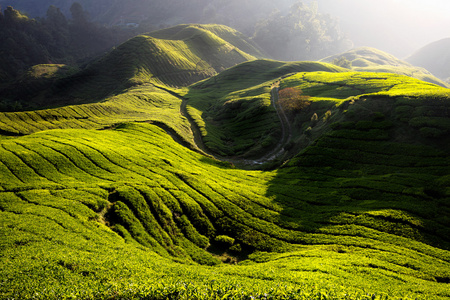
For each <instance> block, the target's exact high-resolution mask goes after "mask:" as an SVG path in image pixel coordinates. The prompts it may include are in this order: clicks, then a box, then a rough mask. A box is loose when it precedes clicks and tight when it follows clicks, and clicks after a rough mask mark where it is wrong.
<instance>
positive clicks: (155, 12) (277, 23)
mask: <svg viewBox="0 0 450 300" xmlns="http://www.w3.org/2000/svg"><path fill="white" fill-rule="evenodd" d="M73 2H74V1H67V0H39V1H30V0H0V5H1V8H2V10H4V9H5V8H6V7H7V6H8V5H12V6H13V7H14V9H17V10H19V11H21V12H23V13H24V14H26V15H27V16H29V17H30V18H38V19H45V18H46V17H47V16H48V8H49V6H50V5H54V6H55V7H57V8H58V9H60V11H61V12H62V13H63V14H64V15H65V16H66V17H67V19H68V20H69V22H70V19H71V12H70V7H71V5H72V4H73ZM77 2H79V3H80V4H81V6H82V8H83V9H84V11H85V12H86V16H88V20H89V21H90V22H92V23H96V24H100V25H101V26H103V27H104V28H114V27H117V26H118V25H123V24H132V25H133V26H135V27H136V28H134V30H132V31H130V32H129V33H128V35H130V36H131V35H133V34H139V33H144V32H148V31H153V30H157V29H160V28H165V27H168V26H173V25H177V24H181V23H184V24H186V23H217V24H224V25H227V26H230V27H233V28H235V29H237V30H238V31H240V32H242V33H244V34H245V35H246V36H248V37H249V38H252V39H253V40H254V41H255V42H256V43H258V44H259V45H260V46H261V47H262V48H263V50H264V51H265V53H266V54H267V56H269V57H271V58H273V59H278V60H317V59H321V58H324V57H326V56H328V55H333V54H337V53H340V52H343V51H346V50H349V49H350V48H353V47H359V46H371V47H374V48H378V49H380V50H383V51H386V52H388V53H391V54H393V55H395V56H397V57H399V58H405V57H407V56H409V55H411V54H413V53H414V51H416V50H418V49H419V48H421V47H423V46H425V45H426V44H428V43H430V42H433V41H436V40H439V39H442V38H446V37H449V36H450V33H449V31H448V28H450V18H448V13H449V12H450V1H446V0H427V1H419V0H364V1H361V0H303V1H300V0H278V1H272V0H228V1H223V0H95V1H94V0H78V1H77ZM128 35H124V34H122V37H121V38H116V41H122V40H123V39H125V38H126V37H127V36H128ZM111 44H114V43H113V42H112V41H110V42H108V43H105V45H108V46H110V45H111Z"/></svg>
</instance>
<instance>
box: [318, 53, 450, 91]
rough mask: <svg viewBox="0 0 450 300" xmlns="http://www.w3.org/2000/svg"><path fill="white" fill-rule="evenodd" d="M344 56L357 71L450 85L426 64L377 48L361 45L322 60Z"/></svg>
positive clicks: (329, 60) (328, 60)
mask: <svg viewBox="0 0 450 300" xmlns="http://www.w3.org/2000/svg"><path fill="white" fill-rule="evenodd" d="M430 57H431V56H430ZM342 58H345V59H346V60H347V61H348V62H349V63H351V69H352V70H355V71H359V72H382V73H394V74H400V75H406V76H409V77H413V78H417V79H420V80H423V81H427V82H430V83H434V84H438V85H440V86H443V87H448V86H447V84H446V83H445V82H443V81H442V80H440V79H439V78H437V77H435V76H434V75H433V74H431V73H430V72H429V71H428V70H425V69H424V68H423V67H424V65H422V64H415V63H414V62H412V61H411V63H412V64H413V65H411V64H409V63H408V62H405V61H402V60H400V59H398V58H396V57H395V56H393V55H391V54H388V53H386V52H383V51H381V50H378V49H375V48H370V47H360V48H356V49H353V50H349V51H347V52H344V53H342V54H338V55H334V56H330V57H327V58H325V59H323V60H322V61H325V62H330V63H331V62H333V61H335V62H337V61H339V59H342ZM430 71H431V70H430Z"/></svg>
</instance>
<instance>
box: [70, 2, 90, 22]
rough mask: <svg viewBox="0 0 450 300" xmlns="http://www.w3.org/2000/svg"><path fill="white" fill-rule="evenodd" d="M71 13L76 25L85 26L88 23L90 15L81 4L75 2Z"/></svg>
mask: <svg viewBox="0 0 450 300" xmlns="http://www.w3.org/2000/svg"><path fill="white" fill-rule="evenodd" d="M70 13H71V14H72V20H73V22H74V24H76V25H81V26H83V25H86V24H87V23H88V14H87V12H85V11H84V9H83V7H82V6H81V4H80V3H78V2H74V3H73V4H72V6H71V7H70Z"/></svg>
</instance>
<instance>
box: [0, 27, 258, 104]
mask: <svg viewBox="0 0 450 300" xmlns="http://www.w3.org/2000/svg"><path fill="white" fill-rule="evenodd" d="M261 56H262V54H261V52H259V50H258V49H257V48H256V47H255V46H254V45H253V44H252V43H251V42H250V41H249V40H248V39H246V38H245V37H244V36H243V35H242V34H240V33H239V32H237V31H236V30H234V29H231V28H229V27H226V26H222V25H180V26H176V27H173V28H168V29H165V30H161V31H157V32H152V33H149V34H146V35H140V36H137V37H135V38H132V39H130V40H129V41H127V42H125V43H123V44H122V45H120V46H119V47H117V48H116V49H114V50H112V51H111V52H110V53H108V54H106V55H104V56H103V57H102V58H100V59H99V60H97V61H95V62H92V63H91V64H89V65H88V66H87V67H86V68H84V69H82V70H80V71H78V72H76V73H74V72H70V73H66V72H56V71H55V68H54V67H52V66H51V65H43V66H41V67H38V66H36V67H34V68H33V69H31V70H30V71H29V72H28V73H27V74H25V75H24V76H22V77H20V78H19V79H18V80H16V81H15V82H13V83H12V84H10V85H8V86H6V87H3V88H2V89H1V87H0V91H1V92H2V93H1V96H0V101H3V102H8V103H10V104H11V105H12V106H17V104H20V106H21V107H23V108H24V109H31V108H38V107H50V106H60V105H67V104H71V103H78V104H79V103H90V102H96V101H100V100H102V99H104V98H106V97H108V96H111V95H114V94H116V93H118V92H121V91H123V90H125V89H128V88H130V87H131V86H135V85H140V84H143V83H149V82H152V83H154V84H160V85H164V86H186V85H189V84H192V83H194V82H197V81H199V80H201V79H205V78H208V77H211V76H213V75H216V74H218V72H220V71H223V70H225V69H227V68H229V67H232V66H234V65H236V64H239V63H241V62H245V61H248V60H254V59H256V58H257V57H261ZM44 69H47V70H44ZM50 69H51V70H50ZM52 74H53V75H55V77H52ZM19 87H22V88H19ZM23 87H27V88H23ZM16 102H18V103H17V104H16ZM5 106H8V105H7V104H4V108H5Z"/></svg>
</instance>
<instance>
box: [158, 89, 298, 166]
mask: <svg viewBox="0 0 450 300" xmlns="http://www.w3.org/2000/svg"><path fill="white" fill-rule="evenodd" d="M155 87H157V88H159V89H161V90H164V91H166V92H168V93H170V94H171V95H173V96H175V97H177V98H179V99H180V100H181V101H182V102H181V106H180V114H181V115H182V116H183V117H185V118H186V119H187V120H188V121H189V124H190V127H191V132H192V134H193V136H194V143H195V145H196V146H197V148H198V152H200V153H202V154H204V155H206V156H210V157H213V158H215V159H217V160H220V161H226V162H229V163H232V164H234V165H246V166H251V165H262V164H264V163H266V162H269V161H272V160H275V159H276V158H277V157H279V156H280V155H282V154H283V153H284V152H285V150H284V148H283V147H284V146H285V145H286V144H287V143H288V142H289V141H290V140H291V138H292V128H291V124H290V123H289V120H288V118H287V116H286V113H285V112H284V110H283V108H282V107H281V105H280V104H279V101H278V89H279V82H276V83H274V84H273V85H272V89H271V102H272V105H273V107H274V109H275V111H276V113H277V115H278V118H279V119H280V123H281V138H280V141H279V142H278V144H277V145H276V147H275V148H273V149H272V150H270V151H269V152H268V153H265V154H263V155H262V156H261V157H260V158H256V159H244V158H240V157H225V156H220V155H217V154H214V153H212V152H211V151H210V150H209V149H208V147H206V145H205V143H204V142H203V138H202V134H201V131H200V129H199V128H198V126H197V124H196V123H195V121H194V119H193V118H192V117H191V115H190V114H189V113H188V111H187V102H188V100H187V99H186V98H184V97H183V96H180V95H178V94H177V93H175V92H173V91H171V90H169V89H166V88H164V87H161V86H156V85H155ZM156 125H158V124H156ZM163 129H164V128H163ZM172 134H173V133H172ZM172 134H171V135H172Z"/></svg>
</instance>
